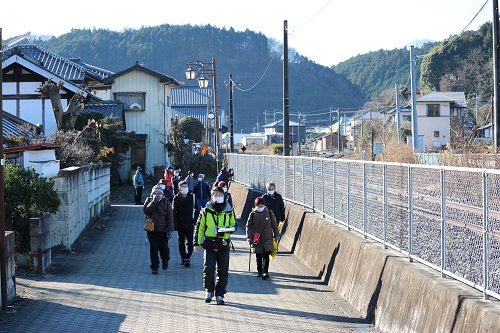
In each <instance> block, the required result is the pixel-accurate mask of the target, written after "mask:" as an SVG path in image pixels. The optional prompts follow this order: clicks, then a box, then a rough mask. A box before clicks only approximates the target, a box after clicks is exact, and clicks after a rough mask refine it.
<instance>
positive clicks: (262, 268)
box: [255, 252, 271, 274]
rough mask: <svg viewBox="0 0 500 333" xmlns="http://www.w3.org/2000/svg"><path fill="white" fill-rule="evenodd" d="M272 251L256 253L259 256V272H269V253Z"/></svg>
mask: <svg viewBox="0 0 500 333" xmlns="http://www.w3.org/2000/svg"><path fill="white" fill-rule="evenodd" d="M270 254H271V252H264V253H256V254H255V256H256V257H257V272H259V273H264V274H265V273H267V272H269V255H270Z"/></svg>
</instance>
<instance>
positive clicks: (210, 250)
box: [194, 187, 236, 305]
mask: <svg viewBox="0 0 500 333" xmlns="http://www.w3.org/2000/svg"><path fill="white" fill-rule="evenodd" d="M235 230H236V218H235V216H234V211H233V208H232V207H231V206H230V205H229V204H228V203H227V202H226V201H225V200H224V191H223V190H222V188H220V187H213V188H212V190H211V200H210V201H209V202H208V203H207V205H206V206H205V208H203V209H202V211H201V212H200V217H199V218H198V221H197V222H196V226H195V228H194V252H199V246H200V245H201V246H203V248H204V249H205V255H204V264H203V287H204V288H205V290H206V295H205V302H206V303H210V302H211V301H212V298H213V297H214V295H215V297H216V301H217V304H218V305H224V295H225V294H226V286H227V282H228V277H229V247H230V244H231V240H230V239H229V237H230V235H231V233H233V232H234V231H235ZM215 274H217V278H216V279H215V276H214V275H215Z"/></svg>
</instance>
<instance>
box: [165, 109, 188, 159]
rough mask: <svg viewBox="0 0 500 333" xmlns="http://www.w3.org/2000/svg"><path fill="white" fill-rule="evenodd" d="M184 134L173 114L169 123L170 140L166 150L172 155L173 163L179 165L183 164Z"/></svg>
mask: <svg viewBox="0 0 500 333" xmlns="http://www.w3.org/2000/svg"><path fill="white" fill-rule="evenodd" d="M183 145H184V135H183V133H182V130H181V126H180V124H179V117H178V116H175V117H174V119H172V122H171V124H170V142H169V145H168V150H169V152H171V153H172V154H173V155H174V165H175V166H176V167H179V166H181V165H183V164H184V150H183V149H182V146H183Z"/></svg>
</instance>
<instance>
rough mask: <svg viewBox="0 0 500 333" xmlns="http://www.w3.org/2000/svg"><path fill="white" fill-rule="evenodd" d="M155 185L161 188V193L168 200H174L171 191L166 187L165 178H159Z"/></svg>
mask: <svg viewBox="0 0 500 333" xmlns="http://www.w3.org/2000/svg"><path fill="white" fill-rule="evenodd" d="M157 185H158V186H159V187H160V188H161V189H162V190H163V195H164V196H165V198H167V200H168V202H172V200H174V196H173V195H172V192H170V191H169V190H168V189H167V181H166V180H165V179H160V181H159V182H158V184H157Z"/></svg>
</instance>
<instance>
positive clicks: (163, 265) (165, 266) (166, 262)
mask: <svg viewBox="0 0 500 333" xmlns="http://www.w3.org/2000/svg"><path fill="white" fill-rule="evenodd" d="M167 268H168V261H164V262H162V264H161V269H163V270H164V271H165V270H167Z"/></svg>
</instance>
